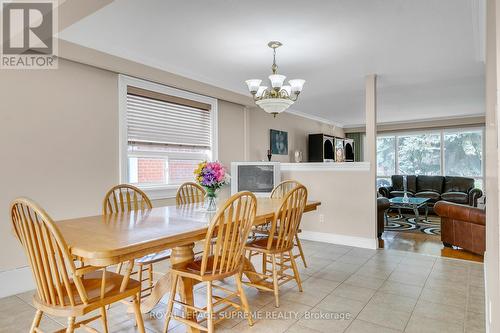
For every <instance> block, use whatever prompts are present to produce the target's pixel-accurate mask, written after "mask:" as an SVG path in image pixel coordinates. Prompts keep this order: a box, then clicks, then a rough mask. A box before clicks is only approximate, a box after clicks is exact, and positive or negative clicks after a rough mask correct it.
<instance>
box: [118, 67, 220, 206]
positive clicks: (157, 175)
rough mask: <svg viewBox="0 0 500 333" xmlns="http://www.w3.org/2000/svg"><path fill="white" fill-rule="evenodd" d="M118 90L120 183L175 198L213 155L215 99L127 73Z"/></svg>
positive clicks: (151, 194)
mask: <svg viewBox="0 0 500 333" xmlns="http://www.w3.org/2000/svg"><path fill="white" fill-rule="evenodd" d="M119 89H120V110H121V112H120V123H121V125H120V130H121V134H120V141H121V153H122V158H121V160H122V161H121V170H120V173H121V179H122V182H125V183H130V184H134V185H137V186H139V187H140V188H142V189H144V190H145V191H146V192H147V193H148V195H150V196H151V197H152V198H166V197H172V196H174V195H175V191H176V190H177V187H178V186H179V185H180V184H182V183H183V182H186V181H192V180H193V170H194V169H195V168H196V165H197V164H198V163H199V162H201V161H204V160H212V159H216V158H217V156H216V153H217V149H216V148H217V145H216V144H217V138H216V123H217V122H216V119H217V101H216V100H215V99H213V98H209V97H206V96H201V95H197V94H193V93H189V92H186V91H182V90H178V89H173V88H170V87H167V86H163V85H159V84H155V83H151V82H148V81H143V80H138V79H134V78H130V77H126V76H121V77H120V88H119Z"/></svg>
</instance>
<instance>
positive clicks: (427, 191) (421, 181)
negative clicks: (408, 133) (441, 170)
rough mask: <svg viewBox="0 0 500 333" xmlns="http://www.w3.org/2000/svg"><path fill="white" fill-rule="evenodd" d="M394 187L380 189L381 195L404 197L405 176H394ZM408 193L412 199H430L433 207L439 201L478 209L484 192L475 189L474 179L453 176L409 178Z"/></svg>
mask: <svg viewBox="0 0 500 333" xmlns="http://www.w3.org/2000/svg"><path fill="white" fill-rule="evenodd" d="M391 180H392V186H388V187H384V186H382V187H380V188H379V193H380V194H382V195H383V196H384V197H386V198H394V197H402V196H403V195H404V191H403V176H402V175H393V176H392V177H391ZM407 191H408V195H409V196H411V197H420V198H430V200H429V202H428V205H429V206H430V207H433V206H434V204H435V203H436V202H438V201H439V200H445V201H449V202H454V203H458V204H463V205H469V206H473V207H476V206H477V199H479V198H480V197H481V196H482V195H483V191H481V190H480V189H478V188H474V179H472V178H466V177H453V176H446V177H443V176H415V175H409V176H407Z"/></svg>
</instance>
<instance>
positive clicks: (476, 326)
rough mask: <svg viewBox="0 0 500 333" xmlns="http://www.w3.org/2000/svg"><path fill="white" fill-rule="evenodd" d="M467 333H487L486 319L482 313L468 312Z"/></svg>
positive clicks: (466, 320)
mask: <svg viewBox="0 0 500 333" xmlns="http://www.w3.org/2000/svg"><path fill="white" fill-rule="evenodd" d="M465 332H466V333H476V332H477V333H484V332H486V317H485V315H484V314H481V313H474V312H467V315H466V317H465Z"/></svg>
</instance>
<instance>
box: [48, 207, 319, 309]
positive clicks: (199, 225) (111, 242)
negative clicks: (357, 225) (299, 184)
mask: <svg viewBox="0 0 500 333" xmlns="http://www.w3.org/2000/svg"><path fill="white" fill-rule="evenodd" d="M221 204H222V203H221ZM320 204H321V203H320V202H319V201H309V202H307V204H306V208H305V210H304V212H310V211H314V210H316V209H317V207H318V206H319V205H320ZM280 205H281V199H271V198H258V199H257V213H256V218H255V222H254V224H255V225H260V224H264V223H266V221H269V220H270V219H273V218H274V215H275V213H276V211H277V210H278V209H279V206H280ZM214 215H215V212H207V211H206V210H205V209H204V207H203V204H187V205H181V206H164V207H157V208H152V209H148V210H139V211H132V212H127V213H115V214H109V215H98V216H90V217H81V218H75V219H69V220H62V221H57V222H56V224H57V226H58V228H59V230H60V232H61V233H62V235H63V237H64V239H65V240H66V243H67V244H68V247H69V249H70V252H71V254H72V255H73V256H75V257H76V258H77V259H78V260H79V261H81V262H82V263H83V264H84V265H86V266H91V267H107V266H111V265H116V264H119V263H127V265H126V270H125V273H124V278H123V282H122V287H123V288H125V286H126V285H127V283H128V280H129V277H130V273H131V272H132V270H133V266H134V260H136V259H139V258H141V257H143V256H145V255H147V254H151V253H156V252H159V251H163V250H166V249H171V251H172V252H171V256H170V261H171V264H176V263H179V262H183V261H187V260H192V259H193V257H194V251H193V248H194V243H195V242H197V241H201V240H203V239H205V235H206V232H207V228H208V225H209V223H210V221H211V219H212V217H213V216H214ZM244 266H245V268H244V269H245V270H247V271H255V268H254V267H253V265H252V263H251V262H250V260H248V259H247V258H245V260H244ZM247 278H248V279H250V280H251V281H252V282H257V281H254V280H255V276H254V275H253V274H249V275H247ZM193 283H194V282H193V281H190V280H184V281H183V283H182V288H180V294H181V299H182V300H183V301H184V302H185V303H186V304H189V305H193V304H194V303H193ZM169 289H170V275H169V274H168V273H167V274H165V275H163V276H162V277H161V278H160V279H159V280H158V281H157V282H156V284H155V285H154V288H153V289H152V291H151V294H150V295H149V296H147V297H145V298H144V299H143V301H142V302H141V312H143V313H147V312H149V311H151V310H152V309H153V307H154V306H155V305H156V304H157V303H158V302H159V301H160V299H161V298H162V297H163V296H164V295H165V294H166V293H167V292H169ZM188 315H189V316H190V317H191V318H193V317H195V316H193V314H192V313H191V314H190V313H188Z"/></svg>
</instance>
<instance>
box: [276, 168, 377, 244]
mask: <svg viewBox="0 0 500 333" xmlns="http://www.w3.org/2000/svg"><path fill="white" fill-rule="evenodd" d="M282 178H283V179H295V180H298V181H299V182H301V183H302V184H304V185H305V186H306V187H307V190H308V197H309V200H319V201H321V206H320V207H319V209H318V211H316V212H311V213H307V214H304V216H303V219H302V222H301V228H302V229H303V230H305V231H312V232H317V233H322V234H324V236H325V239H324V240H325V241H329V240H333V241H335V242H336V243H342V242H343V241H344V240H346V242H344V243H346V244H347V243H349V245H352V244H358V245H359V246H364V245H366V244H372V246H375V244H376V240H375V219H374V216H373V212H372V211H371V210H370V209H369V208H368V207H366V206H367V205H368V203H370V202H372V201H374V194H373V193H372V192H370V191H368V190H360V189H365V188H367V187H368V184H369V183H371V182H372V180H371V178H370V173H369V172H367V171H347V170H336V171H284V172H282ZM346 198H351V199H349V200H346ZM320 215H323V217H324V218H323V219H320ZM326 234H330V235H326ZM345 237H346V238H345ZM355 238H359V239H360V240H357V239H355ZM365 247H366V246H365Z"/></svg>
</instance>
